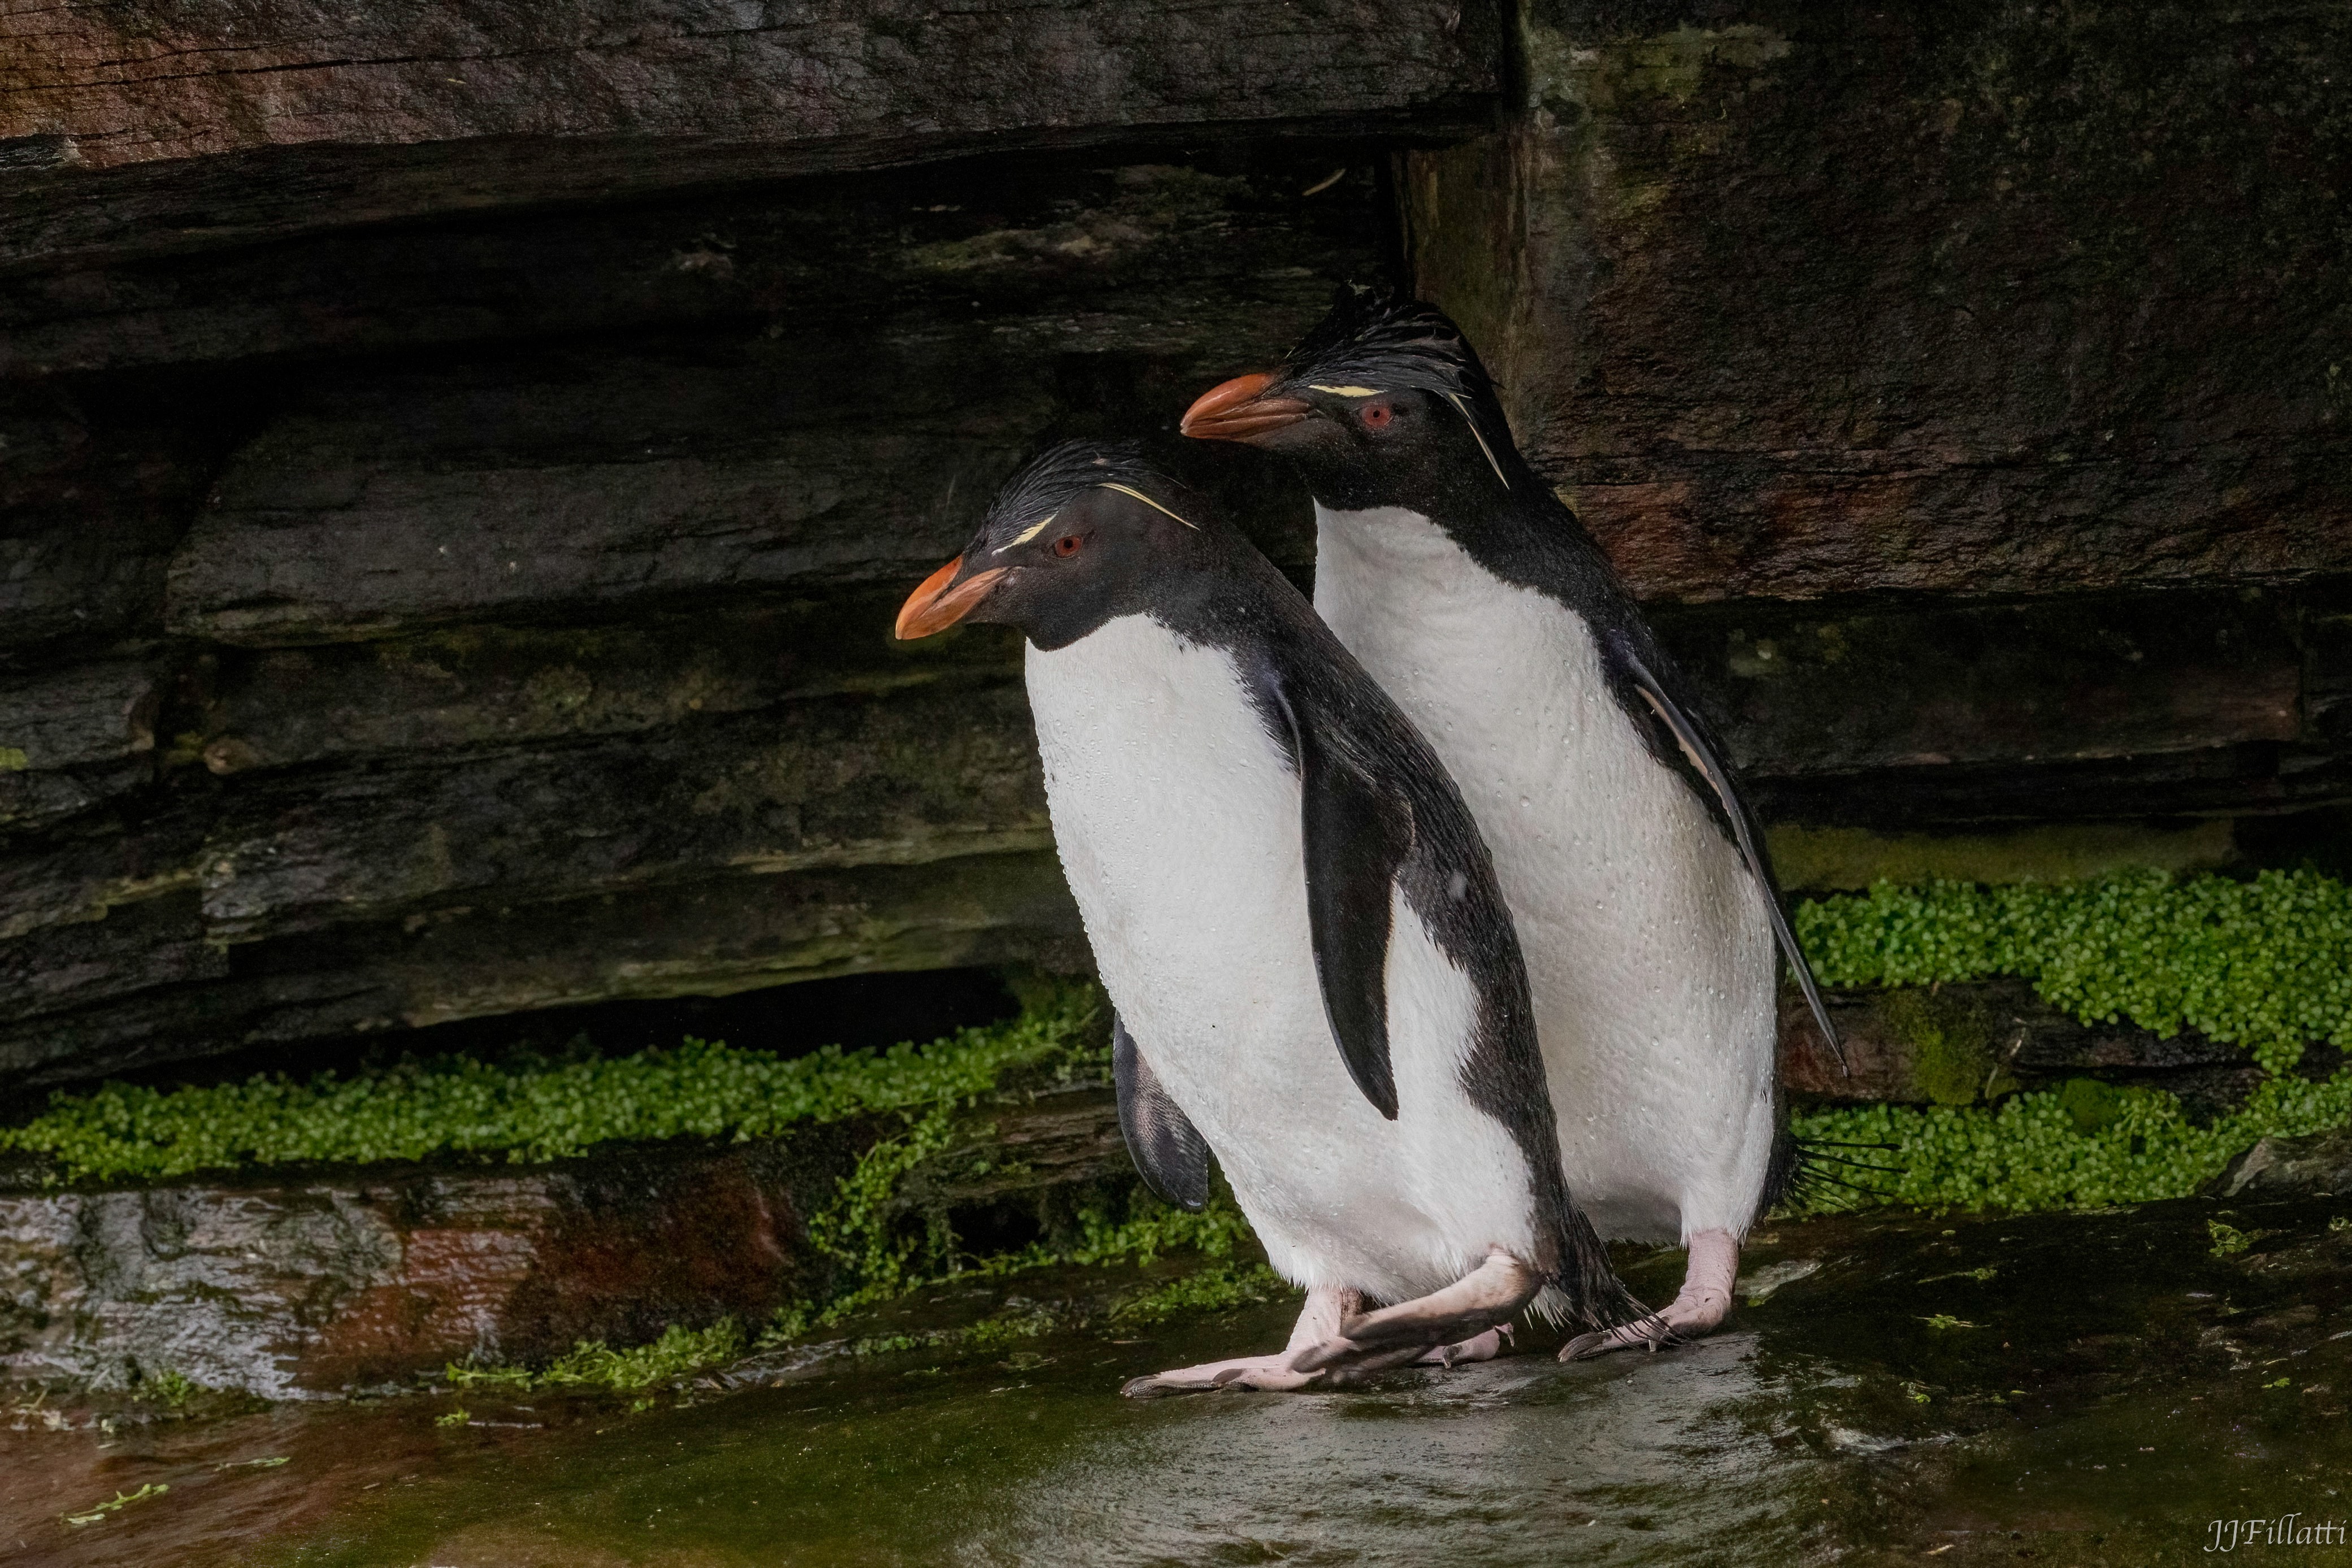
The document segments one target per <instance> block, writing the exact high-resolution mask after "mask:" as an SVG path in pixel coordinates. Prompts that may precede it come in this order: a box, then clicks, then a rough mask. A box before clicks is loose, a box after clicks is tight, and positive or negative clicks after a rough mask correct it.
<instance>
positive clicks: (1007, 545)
mask: <svg viewBox="0 0 2352 1568" xmlns="http://www.w3.org/2000/svg"><path fill="white" fill-rule="evenodd" d="M1061 515H1062V514H1061V513H1059V512H1048V513H1046V514H1045V516H1044V517H1040V518H1038V519H1037V520H1036V521H1035V522H1034V523H1032V524H1030V525H1029V526H1028V527H1027V528H1024V529H1022V530H1021V534H1020V537H1019V538H1013V539H1008V540H1006V541H1005V542H1004V543H1003V544H1001V545H998V546H997V547H996V548H995V549H992V550H991V551H989V552H988V553H989V554H991V555H1003V553H1004V552H1005V551H1006V550H1009V549H1012V548H1013V546H1014V545H1025V544H1027V543H1028V542H1029V541H1030V540H1031V539H1034V538H1036V537H1037V536H1038V535H1039V534H1042V533H1044V532H1045V525H1046V524H1047V523H1050V522H1052V521H1053V520H1054V519H1055V517H1060V516H1061Z"/></svg>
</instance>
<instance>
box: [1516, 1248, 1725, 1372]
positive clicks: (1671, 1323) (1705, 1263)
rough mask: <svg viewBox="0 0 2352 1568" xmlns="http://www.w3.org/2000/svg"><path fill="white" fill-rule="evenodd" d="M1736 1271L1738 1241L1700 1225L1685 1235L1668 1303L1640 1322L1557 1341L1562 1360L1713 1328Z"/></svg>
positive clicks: (1653, 1347) (1659, 1345) (1678, 1339)
mask: <svg viewBox="0 0 2352 1568" xmlns="http://www.w3.org/2000/svg"><path fill="white" fill-rule="evenodd" d="M1738 1273H1739V1242H1738V1239H1737V1238H1736V1237H1734V1236H1733V1235H1732V1234H1731V1232H1729V1231H1728V1230H1700V1231H1696V1232H1694V1233H1693V1234H1692V1236H1691V1239H1690V1261H1689V1263H1688V1264H1687V1265H1686V1266H1685V1269H1684V1270H1683V1288H1682V1289H1681V1290H1680V1291H1677V1292H1676V1293H1675V1299H1674V1302H1673V1304H1672V1305H1670V1306H1668V1307H1666V1308H1665V1309H1664V1311H1662V1312H1657V1313H1655V1314H1654V1315H1653V1316H1650V1317H1647V1318H1644V1319H1643V1320H1642V1321H1641V1322H1634V1323H1625V1324H1622V1325H1620V1326H1619V1327H1617V1328H1613V1329H1610V1330H1607V1331H1606V1332H1604V1333H1584V1334H1579V1335H1577V1336H1576V1337H1575V1338H1574V1339H1572V1340H1570V1341H1569V1342H1568V1343H1566V1344H1564V1345H1562V1346H1560V1350H1559V1358H1560V1360H1562V1361H1589V1360H1591V1358H1592V1357H1594V1356H1597V1355H1607V1354H1609V1353H1610V1352H1611V1351H1616V1350H1633V1349H1637V1348H1638V1349H1642V1350H1650V1351H1657V1350H1664V1349H1666V1348H1668V1347H1669V1346H1672V1345H1677V1344H1681V1343H1684V1342H1685V1341H1687V1340H1694V1339H1698V1338H1701V1337H1703V1336H1704V1335H1706V1334H1708V1333H1712V1332H1714V1330H1715V1328H1716V1326H1717V1324H1719V1323H1721V1322H1723V1320H1724V1317H1725V1315H1726V1314H1727V1313H1728V1312H1730V1311H1731V1282H1732V1281H1733V1280H1734V1279H1736V1278H1737V1277H1738Z"/></svg>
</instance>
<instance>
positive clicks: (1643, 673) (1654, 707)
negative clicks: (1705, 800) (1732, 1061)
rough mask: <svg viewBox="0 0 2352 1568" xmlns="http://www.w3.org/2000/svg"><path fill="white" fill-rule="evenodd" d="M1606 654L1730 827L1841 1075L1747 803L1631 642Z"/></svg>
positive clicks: (1834, 1043)
mask: <svg viewBox="0 0 2352 1568" xmlns="http://www.w3.org/2000/svg"><path fill="white" fill-rule="evenodd" d="M1609 643H1610V649H1611V652H1612V653H1615V654H1616V656H1617V660H1618V663H1619V664H1622V666H1623V668H1624V671H1625V673H1626V674H1627V675H1628V676H1630V677H1631V678H1632V680H1633V689H1634V690H1635V691H1637V692H1639V693H1640V694H1641V695H1642V697H1643V701H1645V702H1647V703H1648V704H1649V705H1650V709H1651V711H1652V712H1653V713H1654V714H1656V715H1657V716H1658V722H1660V723H1661V724H1663V725H1664V726H1665V727H1666V730H1667V733H1668V734H1670V735H1672V736H1673V737H1674V741H1675V746H1676V747H1679V748H1680V749H1681V751H1682V754H1683V757H1684V758H1685V760H1686V761H1688V762H1689V763H1690V765H1691V768H1692V771H1694V772H1696V774H1697V775H1698V776H1699V778H1700V779H1704V780H1705V781H1706V786H1707V788H1708V789H1712V790H1714V791H1715V798H1716V801H1717V805H1718V806H1719V807H1720V808H1721V810H1722V813H1723V817H1724V820H1725V821H1727V822H1728V823H1729V824H1730V826H1731V837H1732V841H1733V842H1734V843H1736V844H1738V846H1739V858H1740V859H1741V860H1743V861H1746V862H1748V872H1749V873H1750V874H1752V875H1753V876H1754V877H1755V878H1756V881H1757V884H1758V885H1759V886H1760V887H1761V888H1762V889H1763V890H1764V907H1765V909H1766V911H1767V912H1768V913H1769V915H1770V916H1771V921H1772V940H1773V941H1774V942H1776V943H1778V944H1779V945H1780V953H1781V956H1784V957H1786V958H1787V959H1788V960H1789V968H1790V972H1791V973H1793V974H1794V975H1795V976H1796V977H1797V986H1798V988H1799V989H1801V990H1802V991H1803V992H1804V993H1805V1005H1806V1006H1808V1007H1810V1008H1811V1009H1813V1022H1814V1023H1815V1024H1816V1025H1818V1026H1819V1027H1820V1029H1821V1031H1822V1039H1823V1040H1828V1041H1829V1042H1830V1053H1831V1054H1832V1055H1833V1056H1835V1057H1836V1058H1837V1062H1838V1071H1839V1072H1840V1073H1846V1072H1848V1071H1849V1070H1848V1069H1847V1067H1846V1064H1845V1047H1844V1046H1843V1045H1842V1044H1841V1043H1839V1040H1838V1032H1837V1026H1836V1025H1835V1024H1833V1023H1832V1022H1830V1010H1829V1009H1828V1007H1826V1006H1825V1005H1824V1004H1823V1003H1822V992H1821V988H1820V987H1819V986H1817V985H1815V984H1814V983H1813V967H1812V966H1811V964H1808V963H1806V962H1805V950H1804V949H1803V948H1802V947H1801V946H1798V945H1797V932H1796V928H1795V927H1794V926H1792V925H1790V924H1789V911H1788V909H1787V907H1786V906H1785V905H1783V904H1782V903H1781V902H1780V883H1779V880H1778V879H1777V878H1775V877H1774V876H1773V874H1772V862H1771V858H1770V856H1769V855H1768V854H1767V853H1766V852H1765V849H1764V835H1763V833H1762V832H1760V831H1758V828H1757V825H1756V816H1755V813H1754V812H1752V811H1750V810H1748V802H1747V801H1745V800H1741V799H1740V798H1739V788H1738V785H1737V784H1736V783H1734V782H1733V780H1732V777H1731V769H1730V768H1727V766H1725V764H1724V762H1723V759H1722V758H1720V757H1717V755H1716V751H1715V747H1714V746H1713V745H1711V744H1710V743H1709V742H1708V739H1707V737H1706V732H1705V731H1704V730H1702V729H1701V728H1700V727H1699V726H1698V725H1697V723H1696V722H1695V721H1694V720H1693V719H1692V718H1691V716H1689V715H1688V714H1686V713H1685V712H1684V711H1683V710H1682V708H1681V707H1680V706H1678V705H1677V704H1676V703H1675V700H1674V698H1673V697H1671V696H1669V695H1667V694H1666V688H1665V686H1664V685H1663V684H1662V683H1661V682H1660V681H1659V680H1658V678H1657V676H1655V675H1654V674H1651V673H1650V669H1649V666H1648V665H1646V664H1643V662H1642V657H1641V655H1640V654H1639V653H1636V652H1635V651H1634V649H1633V643H1632V640H1631V639H1629V638H1627V637H1626V636H1624V635H1623V634H1622V632H1620V633H1618V634H1616V635H1613V636H1612V637H1611V638H1610V639H1609Z"/></svg>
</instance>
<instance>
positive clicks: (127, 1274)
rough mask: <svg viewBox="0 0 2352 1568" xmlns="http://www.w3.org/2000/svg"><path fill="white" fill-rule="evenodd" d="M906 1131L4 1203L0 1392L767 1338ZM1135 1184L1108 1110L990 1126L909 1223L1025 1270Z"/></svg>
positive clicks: (998, 1119) (296, 1391)
mask: <svg viewBox="0 0 2352 1568" xmlns="http://www.w3.org/2000/svg"><path fill="white" fill-rule="evenodd" d="M897 1127H898V1124H897V1123H896V1122H895V1121H893V1122H891V1123H890V1124H888V1125H887V1126H885V1125H884V1124H880V1123H843V1124H833V1125H828V1126H820V1127H815V1128H811V1129H807V1130H805V1131H803V1132H799V1133H796V1134H793V1135H792V1136H790V1137H787V1138H781V1139H774V1140H763V1141H758V1142H751V1143H746V1144H740V1145H720V1146H701V1147H681V1146H661V1145H655V1146H625V1147H618V1148H613V1147H607V1148H604V1149H599V1150H598V1151H596V1153H595V1154H594V1155H593V1157H590V1158H583V1159H577V1160H567V1161H563V1162H561V1163H558V1164H554V1165H547V1166H499V1165H477V1166H437V1167H426V1166H372V1167H366V1168H362V1169H356V1170H354V1169H349V1168H345V1169H340V1170H318V1171H295V1172H284V1171H272V1172H268V1173H265V1174H261V1175H257V1176H254V1177H252V1178H251V1179H247V1180H234V1181H218V1182H212V1181H203V1180H194V1181H187V1182H181V1183H173V1184H170V1185H163V1186H152V1187H148V1188H143V1189H135V1190H113V1191H62V1192H40V1191H25V1190H19V1191H16V1192H0V1369H4V1370H5V1376H6V1377H8V1378H10V1379H14V1380H17V1381H21V1382H26V1383H34V1384H42V1385H63V1386H71V1387H85V1388H96V1389H100V1390H107V1389H112V1390H125V1389H132V1390H135V1389H137V1388H138V1387H140V1386H141V1385H143V1384H147V1383H151V1382H152V1381H153V1380H155V1379H158V1378H160V1377H163V1375H166V1374H176V1375H179V1376H180V1377H184V1378H186V1379H188V1380H189V1381H190V1382H191V1383H194V1384H195V1385H200V1386H203V1387H206V1388H216V1389H239V1390H244V1391H246V1392H248V1393H251V1394H255V1395H258V1396H262V1397H265V1398H269V1399H311V1398H320V1397H333V1396H348V1395H351V1394H354V1393H364V1392H368V1391H371V1390H377V1389H382V1388H385V1387H391V1386H404V1385H408V1384H410V1383H411V1382H412V1381H413V1380H414V1379H415V1378H416V1377H417V1376H419V1375H430V1374H433V1373H436V1372H438V1371H439V1370H440V1369H441V1368H442V1367H443V1366H445V1365H446V1364H449V1363H451V1362H464V1361H468V1360H474V1361H479V1362H483V1363H493V1362H497V1363H515V1364H536V1363H542V1362H544V1361H546V1360H548V1359H549V1358H551V1357H553V1356H556V1355H560V1354H562V1353H563V1352H565V1351H568V1350H570V1349H571V1348H572V1346H573V1344H574V1343H577V1342H579V1341H582V1340H599V1341H604V1342H607V1343H612V1344H614V1345H634V1344H640V1343H646V1342H647V1341H650V1340H652V1339H654V1338H656V1336H657V1335H659V1334H660V1333H662V1331H663V1330H664V1329H665V1328H667V1326H669V1325H671V1324H679V1325H683V1326H686V1327H689V1328H702V1327H705V1326H708V1325H709V1324H712V1323H715V1322H719V1320H721V1319H722V1318H732V1319H733V1320H734V1321H735V1322H738V1323H739V1324H743V1325H746V1326H748V1327H749V1328H750V1329H751V1330H752V1331H754V1332H756V1330H757V1329H758V1328H759V1326H760V1325H761V1324H762V1323H763V1322H766V1321H767V1319H768V1318H769V1317H770V1316H771V1315H772V1313H773V1312H775V1311H776V1309H777V1308H778V1307H779V1306H782V1305H783V1304H784V1303H786V1302H787V1301H793V1300H796V1299H800V1298H803V1297H805V1296H810V1295H815V1294H820V1293H821V1292H823V1291H824V1289H825V1288H826V1286H827V1285H828V1283H829V1282H830V1278H831V1274H832V1270H834V1268H835V1262H834V1260H832V1259H830V1258H828V1257H827V1256H826V1255H825V1254H824V1253H823V1252H821V1251H819V1250H817V1249H813V1248H812V1247H811V1246H810V1244H809V1239H808V1233H807V1223H806V1217H807V1216H808V1215H809V1214H810V1213H812V1212H814V1210H816V1209H817V1208H820V1207H822V1206H823V1205H824V1202H825V1201H826V1200H827V1199H828V1198H829V1197H831V1196H832V1195H833V1193H834V1192H835V1188H836V1187H837V1186H838V1184H839V1182H840V1179H841V1178H842V1176H845V1175H846V1174H847V1173H848V1172H849V1170H850V1169H851V1167H852V1166H854V1164H855V1163H856V1153H857V1151H858V1150H859V1149H861V1148H862V1147H864V1146H866V1145H869V1144H870V1143H871V1142H872V1141H873V1140H874V1138H875V1137H877V1135H879V1134H881V1133H883V1132H885V1131H890V1130H896V1129H897ZM1134 1185H1135V1177H1134V1175H1133V1167H1132V1166H1130V1165H1129V1163H1128V1159H1127V1155H1126V1151H1125V1149H1124V1147H1123V1146H1122V1145H1121V1144H1120V1142H1119V1133H1118V1107H1117V1104H1116V1102H1115V1098H1114V1097H1113V1096H1112V1095H1111V1093H1110V1092H1109V1091H1108V1089H1107V1088H1101V1087H1082V1088H1076V1089H1067V1090H1062V1091H1059V1092H1051V1093H1046V1094H1042V1095H1039V1096H1036V1097H1034V1099H1033V1098H1025V1097H1024V1098H1020V1099H1015V1100H1012V1101H1008V1102H1005V1103H999V1104H994V1105H990V1106H986V1107H983V1108H982V1110H980V1111H978V1112H975V1113H973V1114H972V1115H971V1117H969V1118H968V1119H967V1120H966V1121H965V1122H964V1123H962V1124H961V1125H960V1127H959V1129H958V1132H957V1134H956V1136H955V1137H954V1138H953V1139H952V1140H951V1142H950V1145H949V1146H948V1147H947V1148H946V1149H945V1150H943V1151H942V1152H940V1153H939V1154H937V1155H933V1156H932V1157H931V1158H930V1159H929V1160H928V1161H927V1162H925V1164H924V1165H922V1166H919V1167H918V1169H917V1170H916V1171H914V1172H913V1173H912V1174H911V1175H910V1176H908V1179H906V1180H905V1181H904V1182H902V1183H901V1184H900V1186H899V1188H898V1194H897V1197H896V1205H897V1209H896V1212H895V1213H894V1215H893V1217H892V1218H893V1221H894V1223H896V1224H898V1225H901V1226H904V1227H907V1228H912V1229H920V1228H924V1227H927V1226H929V1225H933V1224H946V1225H949V1226H951V1227H953V1228H954V1229H955V1231H956V1233H957V1235H958V1236H959V1237H960V1238H961V1239H964V1240H966V1241H967V1242H968V1243H977V1244H980V1245H983V1246H987V1247H989V1248H991V1249H996V1248H1012V1247H1019V1246H1021V1245H1024V1244H1025V1243H1027V1242H1029V1241H1032V1240H1035V1239H1040V1238H1041V1237H1044V1236H1046V1235H1049V1234H1052V1233H1053V1232H1054V1231H1055V1229H1056V1228H1059V1227H1064V1226H1066V1225H1067V1224H1068V1223H1069V1222H1070V1220H1071V1217H1072V1216H1073V1215H1074V1213H1075V1212H1076V1210H1077V1209H1078V1208H1079V1207H1081V1206H1083V1205H1085V1204H1087V1203H1094V1204H1101V1203H1105V1202H1108V1203H1112V1204H1118V1203H1120V1202H1123V1201H1124V1199H1125V1197H1126V1196H1127V1194H1128V1193H1129V1191H1130V1190H1131V1189H1132V1188H1133V1186H1134Z"/></svg>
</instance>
